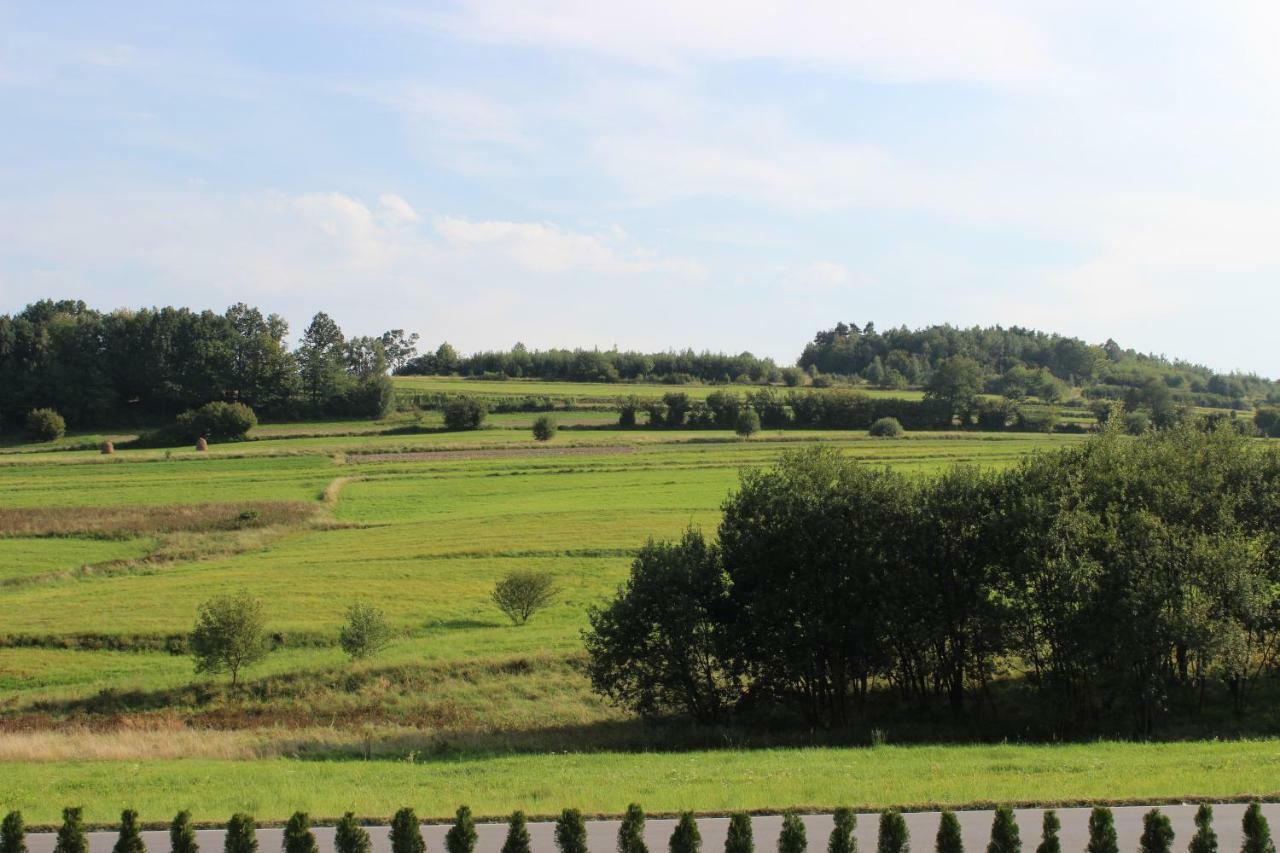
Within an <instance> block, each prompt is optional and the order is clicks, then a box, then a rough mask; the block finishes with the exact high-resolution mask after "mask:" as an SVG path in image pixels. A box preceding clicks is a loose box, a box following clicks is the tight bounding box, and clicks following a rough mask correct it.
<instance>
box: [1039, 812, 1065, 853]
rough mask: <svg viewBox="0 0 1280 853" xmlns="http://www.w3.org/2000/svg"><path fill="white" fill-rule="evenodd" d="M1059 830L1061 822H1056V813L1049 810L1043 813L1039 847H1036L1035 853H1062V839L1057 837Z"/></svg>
mask: <svg viewBox="0 0 1280 853" xmlns="http://www.w3.org/2000/svg"><path fill="white" fill-rule="evenodd" d="M1060 829H1062V821H1060V820H1058V813H1057V812H1056V811H1054V810H1053V809H1049V810H1048V811H1046V812H1045V813H1044V822H1043V823H1042V824H1041V829H1040V846H1038V847H1036V853H1062V839H1060V838H1059V837H1058V830H1060Z"/></svg>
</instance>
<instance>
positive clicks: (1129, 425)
mask: <svg viewBox="0 0 1280 853" xmlns="http://www.w3.org/2000/svg"><path fill="white" fill-rule="evenodd" d="M1149 429H1151V415H1149V414H1148V413H1147V412H1145V411H1143V410H1141V409H1139V410H1138V411H1136V412H1128V413H1126V414H1125V416H1124V431H1125V432H1127V433H1129V435H1142V434H1143V433H1144V432H1146V431H1147V430H1149Z"/></svg>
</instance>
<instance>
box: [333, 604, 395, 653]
mask: <svg viewBox="0 0 1280 853" xmlns="http://www.w3.org/2000/svg"><path fill="white" fill-rule="evenodd" d="M391 637H392V631H391V626H390V625H389V624H388V623H387V617H386V614H384V613H383V612H382V611H381V610H379V609H378V608H376V607H374V606H373V605H372V604H366V603H365V602H363V601H357V602H355V603H354V604H352V605H351V606H350V607H348V608H347V623H346V624H345V625H343V626H342V629H341V630H340V631H339V632H338V643H339V645H341V646H342V650H343V651H344V652H346V653H347V657H349V658H351V659H352V660H353V661H354V660H363V659H365V658H370V657H373V656H374V655H376V654H377V653H378V652H380V651H382V650H383V649H385V648H386V647H387V645H388V644H389V643H390V642H391Z"/></svg>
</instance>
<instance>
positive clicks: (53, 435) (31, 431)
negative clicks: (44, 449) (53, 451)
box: [26, 409, 67, 441]
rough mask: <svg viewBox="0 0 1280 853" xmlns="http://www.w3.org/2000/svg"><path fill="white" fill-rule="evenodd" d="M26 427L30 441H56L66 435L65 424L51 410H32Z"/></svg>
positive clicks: (28, 414)
mask: <svg viewBox="0 0 1280 853" xmlns="http://www.w3.org/2000/svg"><path fill="white" fill-rule="evenodd" d="M26 426H27V438H30V439H31V440H32V441H57V440H58V439H60V438H62V437H63V436H64V435H66V434H67V422H66V421H65V420H63V418H62V415H60V414H58V413H57V412H55V411H54V410H53V409H32V410H31V411H30V412H28V413H27V424H26Z"/></svg>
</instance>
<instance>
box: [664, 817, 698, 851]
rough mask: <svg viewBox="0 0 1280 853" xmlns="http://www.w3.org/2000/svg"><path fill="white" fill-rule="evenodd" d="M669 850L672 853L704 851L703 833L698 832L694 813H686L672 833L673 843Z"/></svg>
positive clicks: (668, 846) (669, 845)
mask: <svg viewBox="0 0 1280 853" xmlns="http://www.w3.org/2000/svg"><path fill="white" fill-rule="evenodd" d="M667 848H668V849H669V850H670V853H700V852H701V850H702V833H700V832H698V822H697V821H696V820H694V818H693V812H684V813H682V814H681V815H680V820H679V821H677V822H676V828H675V829H674V830H672V832H671V841H670V842H669V843H668V845H667Z"/></svg>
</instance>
